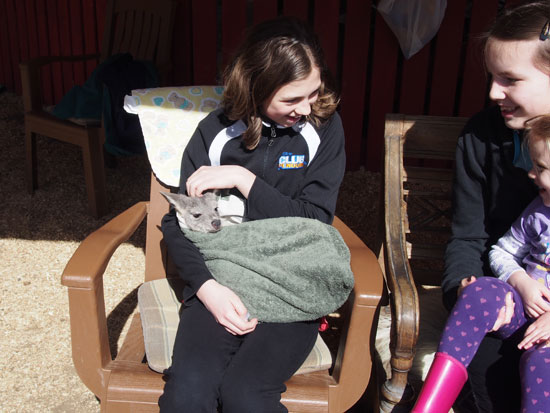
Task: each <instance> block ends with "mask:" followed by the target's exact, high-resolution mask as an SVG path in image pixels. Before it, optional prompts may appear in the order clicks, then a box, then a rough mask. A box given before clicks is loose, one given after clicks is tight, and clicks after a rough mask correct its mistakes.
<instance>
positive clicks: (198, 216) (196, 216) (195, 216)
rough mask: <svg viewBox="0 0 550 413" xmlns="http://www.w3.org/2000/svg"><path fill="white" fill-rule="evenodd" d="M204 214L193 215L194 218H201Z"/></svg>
mask: <svg viewBox="0 0 550 413" xmlns="http://www.w3.org/2000/svg"><path fill="white" fill-rule="evenodd" d="M201 215H202V214H193V218H200V216H201Z"/></svg>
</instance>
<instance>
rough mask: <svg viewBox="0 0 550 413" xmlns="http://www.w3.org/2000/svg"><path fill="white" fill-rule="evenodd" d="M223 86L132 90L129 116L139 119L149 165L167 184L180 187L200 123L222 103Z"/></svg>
mask: <svg viewBox="0 0 550 413" xmlns="http://www.w3.org/2000/svg"><path fill="white" fill-rule="evenodd" d="M222 95H223V87H221V86H182V87H161V88H151V89H136V90H132V95H131V96H126V97H125V99H124V109H125V110H126V112H129V113H135V114H137V115H138V116H139V122H140V124H141V130H142V131H143V138H144V140H145V147H146V148H147V154H148V156H149V162H150V163H151V167H152V169H153V171H154V172H155V175H156V176H157V178H158V179H160V180H161V181H162V182H163V183H165V184H166V185H169V186H173V187H179V179H180V167H181V157H182V154H183V151H184V149H185V146H186V145H187V143H188V142H189V139H191V136H192V135H193V132H194V131H195V129H196V128H197V125H198V123H199V122H200V121H201V120H202V119H203V118H204V117H205V116H206V115H207V114H208V113H210V112H212V111H213V110H214V109H216V108H217V107H218V106H219V105H220V102H221V98H222Z"/></svg>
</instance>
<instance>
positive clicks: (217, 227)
mask: <svg viewBox="0 0 550 413" xmlns="http://www.w3.org/2000/svg"><path fill="white" fill-rule="evenodd" d="M211 224H212V228H214V229H215V230H216V231H219V230H220V227H221V226H222V222H221V221H220V220H219V219H214V220H212V222H211Z"/></svg>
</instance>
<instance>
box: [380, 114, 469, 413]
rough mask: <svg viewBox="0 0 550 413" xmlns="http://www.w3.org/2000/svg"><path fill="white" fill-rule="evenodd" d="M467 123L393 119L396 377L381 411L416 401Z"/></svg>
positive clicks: (389, 204)
mask: <svg viewBox="0 0 550 413" xmlns="http://www.w3.org/2000/svg"><path fill="white" fill-rule="evenodd" d="M465 122H466V118H458V117H439V116H407V115H401V114H388V115H387V116H386V124H385V133H384V140H385V157H384V159H385V166H384V221H383V224H384V225H383V232H384V250H383V257H381V259H380V260H381V261H385V275H386V281H387V284H388V289H389V291H390V306H391V314H392V325H391V340H390V352H391V361H390V364H391V377H389V378H388V379H387V380H386V382H385V383H384V384H383V386H382V389H381V401H380V404H381V407H380V411H381V412H392V411H402V410H403V409H404V410H403V411H408V410H406V409H407V407H408V408H410V407H412V406H411V405H412V403H413V402H414V397H415V394H414V391H413V389H412V388H411V387H410V385H409V383H408V379H407V376H408V372H409V370H410V369H411V367H412V364H413V359H414V356H415V352H416V344H417V339H418V332H419V301H418V300H419V297H418V289H419V288H423V287H424V286H437V287H439V286H440V285H441V275H442V272H443V255H444V252H445V244H446V242H447V240H448V238H449V236H450V220H451V187H452V179H453V164H454V159H455V150H456V144H457V140H458V136H459V135H460V132H461V130H462V128H463V127H464V124H465ZM434 316H436V317H437V316H440V315H437V314H434Z"/></svg>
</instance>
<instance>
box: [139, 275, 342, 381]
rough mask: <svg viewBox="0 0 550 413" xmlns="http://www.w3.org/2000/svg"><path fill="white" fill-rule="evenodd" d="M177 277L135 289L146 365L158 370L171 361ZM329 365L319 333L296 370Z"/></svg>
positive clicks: (179, 284) (176, 315) (176, 316)
mask: <svg viewBox="0 0 550 413" xmlns="http://www.w3.org/2000/svg"><path fill="white" fill-rule="evenodd" d="M182 283H183V282H182V281H181V280H180V279H170V280H167V279H166V278H163V279H159V280H154V281H148V282H146V283H144V284H142V285H141V286H140V287H139V289H138V308H139V312H140V315H141V325H142V327H143V338H144V340H145V353H146V356H147V363H148V365H149V367H150V368H151V369H152V370H154V371H156V372H159V373H162V372H163V371H164V370H165V369H167V368H168V367H170V364H172V350H173V348H174V340H175V339H176V331H177V328H178V323H179V310H180V308H181V297H178V296H177V294H176V293H175V291H181V290H182V287H183V285H182ZM331 365H332V355H331V354H330V350H329V349H328V347H327V345H326V344H325V342H324V341H323V339H322V338H321V336H320V335H317V341H316V342H315V346H314V347H313V350H312V351H311V353H310V354H309V356H308V357H307V359H306V361H304V363H303V364H302V366H301V367H300V368H299V369H298V371H297V372H296V373H295V374H304V373H311V372H313V371H318V370H327V369H329V368H330V367H331Z"/></svg>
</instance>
